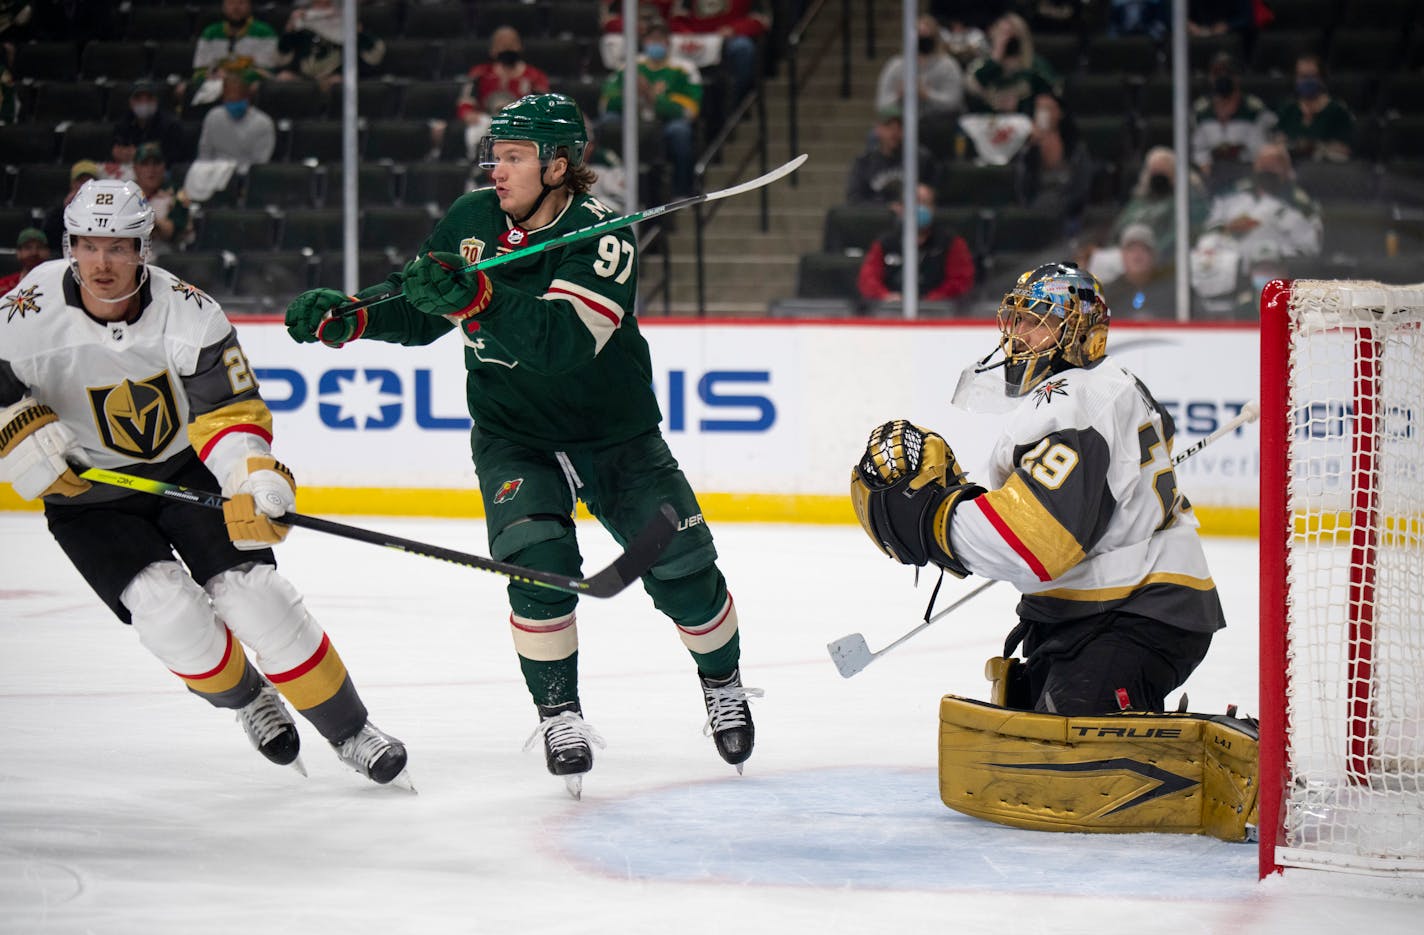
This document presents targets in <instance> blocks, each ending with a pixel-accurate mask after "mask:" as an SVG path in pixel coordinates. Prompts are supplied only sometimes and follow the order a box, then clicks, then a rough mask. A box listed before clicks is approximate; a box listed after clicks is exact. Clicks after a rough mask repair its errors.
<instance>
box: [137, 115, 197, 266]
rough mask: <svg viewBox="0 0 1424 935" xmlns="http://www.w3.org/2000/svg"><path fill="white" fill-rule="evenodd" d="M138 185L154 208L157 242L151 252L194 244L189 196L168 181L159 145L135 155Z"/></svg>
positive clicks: (145, 146) (143, 148)
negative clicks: (189, 243)
mask: <svg viewBox="0 0 1424 935" xmlns="http://www.w3.org/2000/svg"><path fill="white" fill-rule="evenodd" d="M134 181H135V182H137V183H138V187H139V188H141V189H142V190H143V197H144V198H147V199H148V204H149V206H150V207H151V208H153V240H152V242H151V244H150V245H149V250H150V252H151V253H152V254H153V255H154V256H161V255H163V254H165V253H171V252H173V251H174V250H181V249H183V248H184V247H185V246H187V244H188V242H189V241H191V240H192V234H193V231H192V228H191V227H190V224H189V222H190V220H191V215H190V213H189V210H188V196H187V195H186V194H185V193H184V192H182V191H175V190H174V187H173V185H172V184H170V183H169V181H168V163H167V162H166V161H165V160H164V158H163V150H162V148H160V147H159V145H158V144H157V143H144V144H143V145H142V146H140V147H139V148H138V152H137V153H135V155H134Z"/></svg>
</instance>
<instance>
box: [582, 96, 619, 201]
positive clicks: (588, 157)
mask: <svg viewBox="0 0 1424 935" xmlns="http://www.w3.org/2000/svg"><path fill="white" fill-rule="evenodd" d="M584 129H585V130H586V131H587V133H588V145H587V146H585V147H584V150H583V161H584V165H586V166H588V167H589V168H590V169H592V170H593V171H594V172H595V173H597V174H598V178H597V179H595V180H594V182H593V185H592V186H590V187H589V190H588V193H589V194H590V195H592V196H593V197H595V198H597V199H598V200H599V201H601V202H603V203H604V204H605V205H607V206H608V207H610V208H612V209H613V210H614V211H617V212H618V213H619V214H622V213H624V212H625V211H627V210H628V173H627V172H626V171H625V170H624V168H623V159H622V157H620V156H619V155H618V154H617V153H615V152H613V151H612V150H611V149H609V148H608V147H606V146H600V145H598V134H597V133H596V132H595V129H594V125H593V120H592V119H590V117H589V116H588V115H587V114H585V115H584Z"/></svg>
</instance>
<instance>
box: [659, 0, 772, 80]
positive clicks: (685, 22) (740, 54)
mask: <svg viewBox="0 0 1424 935" xmlns="http://www.w3.org/2000/svg"><path fill="white" fill-rule="evenodd" d="M669 23H670V25H671V27H672V31H673V33H674V34H677V33H716V34H717V35H719V36H721V37H722V58H721V62H722V65H724V66H725V67H726V69H727V73H728V74H729V75H731V77H732V102H733V103H734V104H735V103H738V102H740V101H741V99H742V98H744V97H746V96H747V95H748V94H749V93H751V90H752V88H753V87H755V86H756V77H757V57H758V46H759V44H760V42H761V41H762V37H763V36H765V35H766V31H767V30H768V29H769V28H770V27H771V16H770V14H768V13H767V12H766V4H765V2H764V0H716V2H712V3H708V2H697V0H693V2H691V3H689V4H688V5H687V9H686V12H685V13H684V14H683V15H682V16H677V17H673V18H671V19H670V20H669Z"/></svg>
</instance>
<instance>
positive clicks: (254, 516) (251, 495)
mask: <svg viewBox="0 0 1424 935" xmlns="http://www.w3.org/2000/svg"><path fill="white" fill-rule="evenodd" d="M233 474H234V475H235V477H234V480H235V481H236V483H235V484H234V485H233V490H234V492H233V493H232V494H230V495H229V499H228V501H227V503H224V504H223V521H224V522H225V523H226V524H227V535H228V538H229V539H231V540H232V544H233V545H235V546H236V547H237V548H239V549H265V548H267V547H268V546H271V545H275V544H276V543H278V542H281V541H282V540H283V539H285V538H287V533H288V532H290V531H291V527H290V526H284V525H282V524H280V523H274V522H272V520H273V519H274V518H276V517H279V516H281V515H282V514H283V513H290V512H291V510H292V508H293V507H294V506H296V505H297V482H296V481H295V480H294V479H293V478H292V472H291V471H289V470H287V468H286V466H285V465H283V464H282V463H281V462H279V461H277V460H276V459H275V458H271V457H253V458H248V459H247V460H246V461H245V462H244V463H243V465H242V466H241V467H240V468H238V469H236V470H234V471H233ZM224 486H226V485H224Z"/></svg>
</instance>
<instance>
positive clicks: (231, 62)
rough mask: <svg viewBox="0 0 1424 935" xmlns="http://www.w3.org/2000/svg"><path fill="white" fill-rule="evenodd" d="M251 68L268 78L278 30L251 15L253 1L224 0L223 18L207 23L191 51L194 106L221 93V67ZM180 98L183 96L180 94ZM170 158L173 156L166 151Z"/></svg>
mask: <svg viewBox="0 0 1424 935" xmlns="http://www.w3.org/2000/svg"><path fill="white" fill-rule="evenodd" d="M224 65H226V66H229V67H238V68H250V69H252V70H253V71H255V72H257V73H258V74H259V75H261V76H262V77H264V78H265V77H268V76H270V75H271V74H272V72H273V71H274V70H276V67H277V30H276V29H275V28H274V27H273V26H272V24H271V23H268V22H266V21H265V20H260V19H258V18H257V17H255V16H253V15H252V0H223V4H222V17H221V18H220V19H216V20H214V21H213V22H211V23H208V24H207V25H206V26H204V27H203V31H202V33H201V34H199V36H198V42H197V45H195V46H194V48H193V77H192V79H191V81H190V82H189V84H190V85H191V86H192V87H194V88H195V89H197V90H196V91H195V92H194V95H193V103H194V104H198V105H204V104H211V103H213V102H214V101H216V100H217V99H218V97H219V95H221V93H222V74H221V71H222V66H224ZM179 98H180V99H181V98H182V94H181V93H180V94H179ZM164 155H166V156H168V158H169V159H172V158H174V157H173V154H172V153H168V152H165V153H164Z"/></svg>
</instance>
